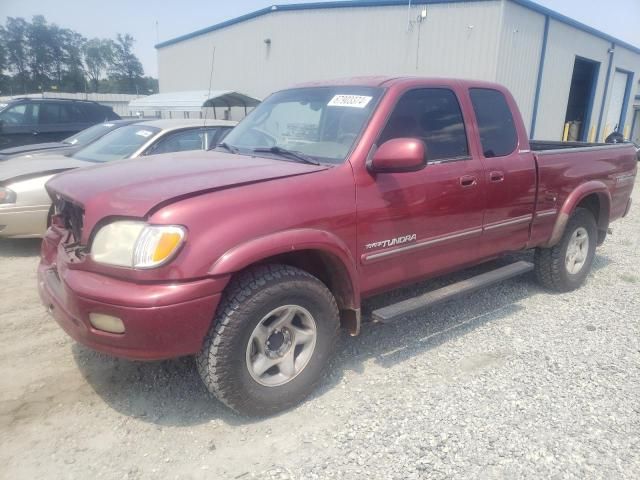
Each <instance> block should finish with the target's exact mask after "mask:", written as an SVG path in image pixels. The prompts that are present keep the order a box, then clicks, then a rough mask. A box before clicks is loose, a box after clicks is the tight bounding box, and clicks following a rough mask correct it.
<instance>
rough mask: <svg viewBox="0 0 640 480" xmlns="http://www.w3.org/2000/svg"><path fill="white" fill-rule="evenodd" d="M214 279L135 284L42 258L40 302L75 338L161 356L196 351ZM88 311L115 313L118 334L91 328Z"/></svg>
mask: <svg viewBox="0 0 640 480" xmlns="http://www.w3.org/2000/svg"><path fill="white" fill-rule="evenodd" d="M219 283H220V282H219V281H217V280H215V279H203V280H196V281H191V282H186V283H175V284H135V283H130V282H126V281H123V280H119V279H115V278H111V277H107V276H104V275H99V274H96V273H92V272H85V271H81V270H69V269H60V270H58V269H56V268H55V267H54V266H52V265H48V264H46V263H45V262H41V263H40V265H39V267H38V291H39V293H40V298H41V300H42V303H43V304H44V305H45V307H47V309H48V310H49V312H50V314H51V315H52V316H53V317H54V319H55V320H56V322H58V324H59V325H60V326H61V327H62V329H63V330H64V331H65V332H67V334H68V335H69V336H71V337H72V338H73V339H74V340H76V341H78V342H79V343H82V344H83V345H86V346H87V347H89V348H92V349H94V350H97V351H100V352H104V353H107V354H110V355H113V356H117V357H122V358H127V359H131V360H162V359H168V358H175V357H180V356H184V355H192V354H195V353H196V352H198V351H199V350H200V349H201V347H202V343H203V340H204V337H205V335H206V334H207V332H208V330H209V328H210V326H211V323H212V321H213V317H214V313H215V310H216V308H217V306H218V302H219V300H220V293H212V292H215V291H216V290H215V288H217V287H218V286H219ZM89 313H103V314H107V315H113V316H115V317H118V318H120V319H121V320H122V321H123V323H124V325H125V332H124V333H122V334H114V333H108V332H104V331H101V330H97V329H95V328H94V327H93V326H92V325H91V323H90V322H89Z"/></svg>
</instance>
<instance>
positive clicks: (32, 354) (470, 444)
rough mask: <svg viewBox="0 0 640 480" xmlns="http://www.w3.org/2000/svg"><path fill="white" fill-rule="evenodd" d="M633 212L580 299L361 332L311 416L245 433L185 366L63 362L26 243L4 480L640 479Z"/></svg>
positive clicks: (1, 409) (505, 302) (20, 264)
mask: <svg viewBox="0 0 640 480" xmlns="http://www.w3.org/2000/svg"><path fill="white" fill-rule="evenodd" d="M634 196H635V205H636V208H635V209H633V210H632V212H631V214H630V217H628V218H626V219H624V220H622V221H619V222H617V223H616V224H614V225H613V227H614V234H613V235H612V236H610V237H609V238H608V239H607V242H606V243H605V245H604V246H603V247H602V248H600V249H599V250H598V252H597V258H596V263H595V266H594V272H593V274H592V275H591V276H590V278H589V279H588V282H587V284H586V285H585V286H584V287H583V288H581V289H580V290H578V291H576V292H572V293H569V294H563V295H553V294H548V293H546V292H544V291H543V290H541V289H540V288H539V287H538V286H537V285H536V284H535V282H534V280H533V278H532V277H531V276H524V277H522V278H519V279H515V280H511V281H508V282H505V283H503V284H501V285H498V286H496V287H493V288H490V289H487V290H484V291H481V292H478V293H475V294H473V295H471V296H468V297H466V298H463V299H460V300H457V301H454V302H450V303H448V304H446V305H443V306H441V307H437V308H433V309H431V310H429V311H428V312H426V313H422V314H419V315H414V316H411V317H410V318H407V319H406V320H404V321H401V322H398V323H395V324H390V325H366V326H365V327H364V330H363V333H362V335H361V336H359V337H357V338H349V337H346V336H345V337H344V338H342V340H341V342H340V344H339V347H338V354H337V356H336V359H335V361H334V362H333V364H332V366H331V368H330V373H329V375H328V376H327V378H326V380H325V381H324V383H323V385H322V387H321V388H320V390H319V391H318V392H317V393H316V394H315V395H314V396H313V397H312V398H311V399H310V400H308V401H307V402H305V403H304V404H302V405H301V406H299V407H297V408H295V409H293V410H291V411H289V412H286V413H284V414H281V415H279V416H276V417H272V418H267V419H263V420H258V421H256V420H247V419H244V418H240V417H237V416H235V415H233V414H232V413H230V412H229V411H228V410H226V409H225V408H224V407H223V406H222V405H221V404H219V403H218V402H216V401H215V400H213V399H211V398H210V397H209V396H208V395H207V393H206V391H205V389H204V387H203V386H202V385H201V383H200V381H199V378H198V377H197V374H196V373H195V369H194V365H193V361H192V360H190V359H181V360H176V361H169V362H158V363H138V362H128V361H123V360H116V359H112V358H108V357H106V356H103V355H100V354H97V353H94V352H91V351H90V350H87V349H85V348H83V347H82V346H79V345H77V344H74V343H73V342H72V341H71V340H70V339H69V338H67V337H66V336H65V335H64V334H63V332H62V331H61V330H60V329H59V328H58V327H57V326H56V324H55V323H54V322H53V321H52V320H50V319H49V318H48V317H47V315H46V314H45V313H44V310H43V308H42V307H41V306H40V305H39V303H38V299H37V293H36V290H35V274H34V269H35V266H36V263H37V251H38V244H37V242H34V241H4V242H1V243H0V265H1V266H2V268H0V284H1V285H2V290H1V291H0V322H1V325H2V328H1V332H2V333H1V336H0V478H7V479H9V478H10V479H16V478H78V479H85V478H96V479H98V478H108V479H111V478H113V479H152V478H165V479H173V478H177V479H227V478H228V479H236V478H241V479H247V478H261V479H262V478H264V479H332V478H345V479H360V478H362V479H385V480H388V479H412V478H435V479H437V478H449V477H455V478H581V479H582V478H638V477H639V476H640V401H639V398H640V185H636V190H635V193H634ZM522 256H523V257H525V258H526V257H528V256H529V255H528V254H524V255H522ZM458 276H459V275H458ZM456 278H457V277H456V276H451V277H448V278H446V279H441V280H439V281H437V282H431V283H425V284H422V285H419V286H416V287H413V288H412V289H406V290H404V291H399V292H394V293H393V294H392V295H387V296H385V297H378V298H375V299H372V300H371V301H370V302H368V307H369V308H373V307H375V306H377V305H380V304H382V303H384V302H385V301H387V302H388V301H389V299H390V298H392V297H402V296H406V295H409V294H410V293H411V292H412V291H413V292H415V291H416V290H423V289H425V288H429V287H433V286H434V285H437V284H439V283H442V282H447V281H452V280H454V279H456Z"/></svg>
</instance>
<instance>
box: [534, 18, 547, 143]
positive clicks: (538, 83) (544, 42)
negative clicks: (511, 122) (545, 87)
mask: <svg viewBox="0 0 640 480" xmlns="http://www.w3.org/2000/svg"><path fill="white" fill-rule="evenodd" d="M548 38H549V15H546V16H545V17H544V34H543V35H542V49H541V50H540V62H539V63H538V78H537V80H536V95H535V97H534V99H533V113H532V115H531V131H530V132H529V136H530V137H531V138H534V137H533V136H534V135H535V133H536V120H537V119H538V103H539V102H540V89H541V88H542V72H543V70H544V57H545V55H546V54H547V39H548Z"/></svg>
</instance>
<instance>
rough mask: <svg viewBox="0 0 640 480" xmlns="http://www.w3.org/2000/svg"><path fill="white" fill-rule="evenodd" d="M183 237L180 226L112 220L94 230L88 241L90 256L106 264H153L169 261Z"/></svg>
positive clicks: (136, 265) (154, 265) (142, 266)
mask: <svg viewBox="0 0 640 480" xmlns="http://www.w3.org/2000/svg"><path fill="white" fill-rule="evenodd" d="M184 237H185V230H184V228H183V227H180V226H177V225H147V224H146V223H144V222H136V221H130V220H123V221H118V222H113V223H110V224H108V225H105V226H104V227H102V228H101V229H100V230H98V233H97V234H96V236H95V238H94V239H93V243H92V245H91V257H92V258H93V260H94V261H96V262H98V263H105V264H108V265H116V266H120V267H133V268H153V267H157V266H160V265H162V264H163V263H166V262H167V261H169V260H170V259H171V258H172V257H173V255H174V254H175V253H176V252H177V251H178V249H179V248H180V246H181V245H182V243H183V241H184Z"/></svg>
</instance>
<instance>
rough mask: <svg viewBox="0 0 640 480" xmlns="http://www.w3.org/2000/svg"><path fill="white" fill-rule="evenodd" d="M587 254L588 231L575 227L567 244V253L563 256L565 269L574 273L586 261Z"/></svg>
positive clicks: (578, 270) (580, 268)
mask: <svg viewBox="0 0 640 480" xmlns="http://www.w3.org/2000/svg"><path fill="white" fill-rule="evenodd" d="M588 255H589V233H588V232H587V230H586V229H585V228H583V227H580V228H578V229H576V231H575V232H573V235H571V238H570V239H569V244H568V245H567V253H566V256H565V266H566V268H567V271H568V272H569V273H570V274H572V275H575V274H577V273H578V272H580V270H582V267H584V264H585V263H586V262H587V256H588Z"/></svg>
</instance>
